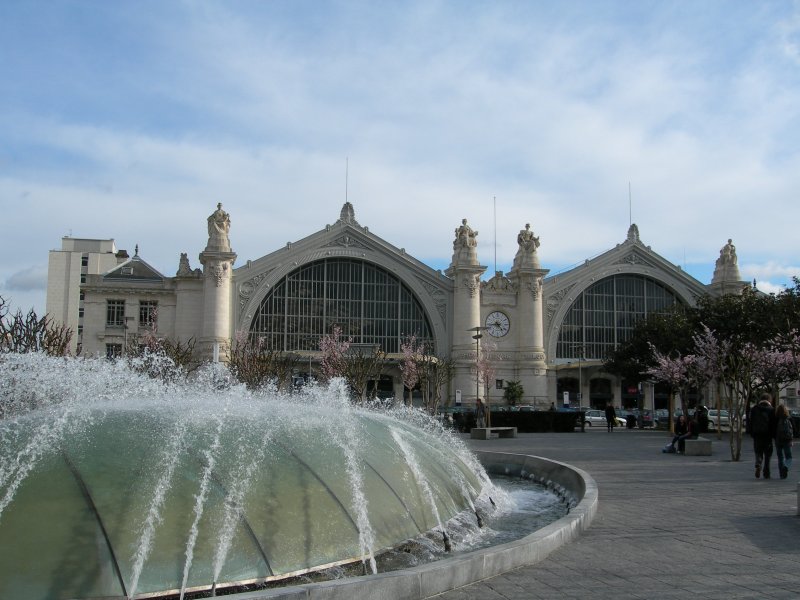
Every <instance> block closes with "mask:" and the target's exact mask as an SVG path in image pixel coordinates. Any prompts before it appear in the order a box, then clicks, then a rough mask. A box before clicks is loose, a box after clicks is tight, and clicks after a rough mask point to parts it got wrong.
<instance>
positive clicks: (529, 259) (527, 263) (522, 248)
mask: <svg viewBox="0 0 800 600" xmlns="http://www.w3.org/2000/svg"><path fill="white" fill-rule="evenodd" d="M517 244H518V246H519V248H517V254H516V256H514V264H513V266H512V267H511V269H512V271H513V270H516V269H522V268H528V269H539V268H541V264H540V263H539V255H538V254H537V252H536V250H537V248H539V246H540V245H541V243H540V242H539V238H538V237H536V236H535V235H534V234H533V231H531V224H530V223H525V229H522V230H520V232H519V234H518V235H517Z"/></svg>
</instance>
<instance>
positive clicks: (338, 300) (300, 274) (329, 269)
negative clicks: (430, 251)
mask: <svg viewBox="0 0 800 600" xmlns="http://www.w3.org/2000/svg"><path fill="white" fill-rule="evenodd" d="M334 325H336V326H338V327H340V328H341V330H342V335H343V336H344V338H345V339H347V338H350V337H352V339H353V344H354V345H363V346H370V347H372V346H379V347H380V348H381V349H382V350H383V351H384V352H387V353H399V352H400V344H401V343H402V342H403V341H404V340H405V339H406V338H407V337H408V336H410V335H416V337H417V341H418V342H423V343H426V345H427V347H428V349H429V352H432V353H433V352H435V351H436V350H435V348H433V347H432V346H433V335H432V329H431V326H430V323H429V322H428V317H427V315H426V314H425V311H424V309H423V308H422V304H421V303H420V302H419V300H418V299H417V298H416V297H415V296H414V294H413V292H412V291H411V290H410V289H409V288H408V286H406V285H405V284H404V283H403V282H402V281H400V279H398V277H397V276H396V275H394V274H392V273H390V272H389V271H387V270H385V269H383V268H381V267H379V266H377V265H374V264H372V263H369V262H366V261H362V260H354V259H346V258H331V259H323V260H319V261H316V262H313V263H309V264H307V265H303V266H302V267H300V268H299V269H297V270H295V271H293V272H291V273H289V274H288V275H286V276H285V277H284V278H283V279H281V280H280V281H278V282H277V283H276V284H275V286H274V287H273V288H272V291H271V292H270V293H269V294H268V295H267V296H266V297H265V298H264V300H263V301H262V302H261V306H260V307H259V309H258V312H257V313H256V315H255V316H254V317H253V321H252V324H251V326H250V333H251V335H252V336H254V337H258V338H263V339H264V340H265V342H266V343H267V345H268V347H269V348H271V349H274V350H284V351H293V350H312V351H315V350H319V340H320V338H321V337H322V336H323V335H325V334H328V333H330V332H331V330H332V328H333V326H334Z"/></svg>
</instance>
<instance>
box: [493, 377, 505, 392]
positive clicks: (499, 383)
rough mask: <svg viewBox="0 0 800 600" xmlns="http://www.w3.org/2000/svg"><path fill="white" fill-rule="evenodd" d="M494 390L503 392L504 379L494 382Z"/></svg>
mask: <svg viewBox="0 0 800 600" xmlns="http://www.w3.org/2000/svg"><path fill="white" fill-rule="evenodd" d="M494 388H495V389H496V390H502V389H503V380H502V379H495V380H494Z"/></svg>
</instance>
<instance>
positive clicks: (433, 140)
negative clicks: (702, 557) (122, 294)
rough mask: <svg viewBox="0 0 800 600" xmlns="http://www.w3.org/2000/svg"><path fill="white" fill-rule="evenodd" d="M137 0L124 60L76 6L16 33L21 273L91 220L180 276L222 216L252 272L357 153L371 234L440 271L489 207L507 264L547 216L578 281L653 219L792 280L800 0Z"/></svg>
mask: <svg viewBox="0 0 800 600" xmlns="http://www.w3.org/2000/svg"><path fill="white" fill-rule="evenodd" d="M121 6H122V7H121V8H118V9H114V8H113V7H112V8H108V9H106V10H104V11H100V12H96V13H93V16H92V18H94V19H98V20H99V21H100V22H98V23H95V24H92V27H91V28H89V27H88V26H86V25H85V24H84V25H83V27H87V28H89V29H94V30H109V31H114V30H115V29H114V27H118V26H119V25H120V23H122V22H125V24H126V26H127V28H126V29H124V31H122V30H120V35H121V36H122V37H118V36H114V37H112V38H109V39H105V42H104V45H102V46H96V45H93V44H96V41H95V37H94V36H83V35H79V33H80V31H77V32H76V31H75V30H72V29H65V30H62V29H61V27H62V25H61V23H62V20H60V19H58V15H52V16H51V17H50V19H49V20H48V24H49V25H48V27H49V29H48V32H49V34H51V37H52V39H53V40H54V41H53V42H52V43H51V44H49V45H48V44H42V43H41V42H42V40H41V39H34V40H32V41H30V42H25V40H23V39H19V40H18V42H19V51H18V53H17V54H15V55H14V56H17V57H21V58H19V60H25V61H33V62H32V63H31V64H28V63H27V62H26V66H27V67H29V68H27V69H26V70H21V71H24V72H35V73H37V77H36V78H31V79H29V80H27V82H26V83H27V85H28V86H29V87H27V88H26V87H22V86H20V87H18V88H14V90H12V92H13V93H8V94H4V95H2V97H1V99H0V136H2V137H3V139H4V140H7V141H8V144H7V148H6V149H4V150H3V151H2V155H0V165H1V166H2V169H3V170H2V172H0V173H1V174H0V201H2V202H3V203H4V205H8V206H14V210H13V211H6V213H5V218H6V221H7V222H6V232H7V235H6V236H5V237H4V238H3V239H0V244H1V245H2V247H0V272H12V271H19V270H20V269H21V267H22V266H24V265H29V264H38V263H40V262H41V260H42V257H43V256H44V255H45V253H46V251H47V249H48V248H52V247H55V246H56V245H57V244H58V240H59V239H60V237H61V236H63V235H66V234H68V233H70V232H71V233H72V234H73V235H75V236H81V237H97V238H109V237H113V238H115V239H116V240H117V243H118V247H120V248H126V249H128V250H129V251H132V249H133V246H134V245H135V244H136V243H138V244H140V249H141V254H142V256H143V257H144V258H145V260H147V261H148V262H150V263H151V264H153V266H154V267H156V268H158V269H160V270H162V271H163V272H164V273H165V274H167V275H170V274H172V273H173V272H174V270H175V269H176V268H177V260H178V255H179V253H180V252H184V251H185V252H189V253H190V258H191V259H192V260H193V261H194V262H195V263H196V258H195V257H196V255H197V253H199V251H200V250H201V249H202V247H203V246H204V244H205V238H204V236H205V218H206V216H207V215H208V214H210V212H211V211H213V209H214V207H215V205H216V203H217V202H222V203H223V204H224V205H225V209H226V210H227V211H228V212H230V213H231V217H232V219H233V228H232V231H231V236H232V243H233V246H234V249H235V250H236V251H237V253H238V254H239V264H242V263H243V262H244V261H245V260H247V259H255V258H258V257H260V256H262V255H264V254H266V253H268V252H271V251H273V250H276V249H278V248H280V247H282V246H283V245H284V244H285V243H286V242H287V241H296V240H298V239H301V238H302V237H305V236H306V235H309V234H310V233H313V232H314V231H317V230H319V229H322V228H324V226H325V225H326V224H328V223H332V222H333V221H335V220H336V219H337V218H338V215H339V209H340V207H341V205H342V203H343V202H344V200H345V161H346V160H347V158H348V157H349V179H348V182H347V198H348V199H349V200H350V201H351V202H353V204H354V205H355V210H356V218H357V219H358V220H359V222H360V223H361V224H362V225H366V226H368V227H369V228H370V230H371V231H372V232H374V233H375V234H376V235H379V236H381V237H383V238H385V239H386V240H388V241H389V242H391V243H393V244H395V245H397V246H400V247H404V248H406V250H407V251H408V253H409V254H411V255H412V256H415V257H418V258H420V259H421V260H424V261H426V262H429V263H431V264H437V265H439V264H442V263H444V264H446V263H447V262H449V258H450V253H451V249H452V246H451V243H452V236H453V229H454V228H455V227H456V226H457V225H458V224H459V223H460V222H461V219H462V218H465V217H466V218H467V219H468V220H469V222H470V225H471V226H472V227H473V228H475V229H477V230H479V231H480V236H479V257H480V260H481V262H482V263H483V264H487V265H489V269H488V270H489V272H490V273H491V271H493V266H492V265H493V261H494V254H495V248H496V251H497V260H498V263H499V265H498V266H499V268H504V265H505V268H506V269H507V268H508V265H510V263H511V260H512V259H513V255H514V253H515V251H516V243H515V240H516V235H517V232H518V231H519V230H520V229H521V228H523V227H524V225H525V223H531V226H532V229H533V230H534V231H535V233H536V235H537V236H540V239H541V241H542V246H541V248H540V254H541V259H542V263H543V266H544V267H545V268H552V269H553V270H557V269H560V268H563V267H565V266H567V265H574V264H578V263H580V262H582V261H583V260H584V259H586V258H589V257H591V256H594V255H596V254H598V253H600V252H603V251H604V250H607V249H609V248H612V247H613V246H614V245H616V244H617V243H620V242H622V241H624V239H625V235H626V232H627V228H628V225H629V221H630V219H632V220H633V222H635V223H637V225H638V226H639V229H640V233H641V238H642V241H643V242H644V243H645V244H647V245H650V246H652V248H653V249H654V250H655V251H656V252H658V253H659V254H661V255H663V256H664V257H665V258H667V260H670V261H672V262H674V263H676V264H687V265H698V266H699V267H698V272H700V271H703V272H705V271H708V270H709V269H711V270H713V264H714V260H715V259H716V258H717V257H718V256H719V248H720V247H721V246H722V245H723V244H724V243H725V241H726V240H727V239H728V238H733V240H734V242H735V243H736V244H737V248H738V253H739V257H740V263H747V264H748V265H750V264H752V265H763V266H762V267H759V268H758V269H756V268H755V267H754V272H753V273H748V274H747V278H752V277H756V278H757V279H758V280H759V281H760V280H762V279H764V280H767V281H776V282H777V281H780V280H782V279H785V278H786V277H787V276H790V275H791V269H790V268H789V267H786V269H787V271H786V272H784V273H781V272H780V269H778V268H774V269H772V270H770V269H768V268H767V266H768V265H769V264H770V262H773V263H774V264H775V265H780V264H784V265H790V264H792V262H793V261H794V255H793V253H794V250H793V248H792V247H791V245H790V244H787V242H786V240H790V239H793V237H794V235H795V232H794V228H795V226H796V225H795V224H796V223H797V221H798V218H797V217H798V205H800V202H798V198H797V190H798V189H800V152H798V147H797V145H796V141H795V140H796V139H800V112H799V111H800V91H799V89H800V88H798V86H797V85H795V84H793V83H792V82H793V81H795V80H796V77H795V75H796V66H795V65H794V63H792V62H791V61H787V60H786V56H787V53H789V50H790V49H791V48H792V44H793V43H794V42H795V41H796V39H797V38H796V35H797V33H796V32H797V27H796V24H797V22H798V21H797V18H798V11H797V4H795V5H794V9H791V8H789V9H784V8H781V9H773V10H756V9H752V10H751V9H749V8H748V7H747V5H745V4H742V5H734V6H725V7H724V9H719V10H715V9H714V6H715V5H712V6H710V7H709V6H707V5H705V6H701V5H698V6H694V5H690V4H679V5H666V4H664V5H660V4H655V5H649V8H648V9H646V10H630V7H627V6H626V7H624V8H621V9H619V11H618V10H617V9H616V8H615V6H614V5H613V3H612V5H606V4H603V7H604V8H603V9H600V10H597V11H594V12H593V11H591V10H589V9H587V8H586V7H581V8H580V9H577V8H576V9H573V8H571V7H570V6H569V5H567V6H566V7H559V9H558V10H555V9H553V10H551V9H549V8H548V7H546V6H542V5H541V3H531V4H492V3H489V4H487V3H478V4H470V6H471V8H470V9H469V10H462V9H461V8H453V5H451V4H448V3H428V2H421V3H414V2H410V3H405V4H403V6H402V7H401V8H394V7H393V6H392V5H391V4H389V5H387V4H385V3H384V4H376V5H364V4H360V3H357V4H352V5H351V4H349V3H343V4H333V5H321V6H322V8H320V7H318V6H316V5H315V9H314V10H312V11H306V10H304V9H303V8H302V7H303V6H304V5H303V3H299V5H298V4H292V5H291V6H289V5H283V4H280V3H265V4H254V5H251V6H250V10H245V9H244V8H242V7H237V9H236V10H233V9H231V8H230V5H227V4H223V3H220V4H213V3H203V4H202V5H197V4H192V3H189V4H173V5H168V6H167V8H162V9H160V10H161V11H164V12H159V10H153V11H152V12H148V11H145V13H142V11H135V10H131V9H128V8H126V7H124V5H121ZM298 6H299V8H298ZM151 8H153V7H151ZM140 13H141V14H140ZM299 13H307V14H302V15H300V14H299ZM787 13H789V14H787ZM31 18H33V16H31ZM103 21H106V22H105V23H103ZM63 22H64V23H73V22H74V21H73V20H63ZM176 22H180V23H181V26H180V27H175V26H174V24H175V23H176ZM103 24H105V25H112V26H113V27H110V28H108V29H107V28H104V27H102V25H103ZM734 26H735V27H734ZM0 27H1V26H0ZM63 27H67V26H66V25H63ZM2 31H3V30H2V29H0V32H2ZM34 31H39V30H38V29H34ZM731 31H735V32H736V35H731V34H730V33H729V32H731ZM9 33H13V32H11V31H9ZM60 36H62V37H60ZM62 39H67V40H69V42H70V43H69V44H60V43H58V41H60V40H62ZM26 43H28V44H36V46H35V49H36V52H35V53H34V52H26ZM62 46H65V47H67V48H68V49H69V52H68V54H69V58H70V62H69V64H65V63H63V62H62V61H61V58H60V57H61V54H58V55H56V54H55V53H54V51H53V50H52V49H50V50H48V48H59V47H62ZM100 55H102V56H103V57H104V58H102V59H97V60H94V59H92V57H94V56H100ZM788 55H790V54H788ZM37 57H38V58H39V61H38V62H36V59H37ZM781 57H782V58H781ZM83 58H85V59H87V60H88V61H89V64H90V66H91V68H86V67H84V68H80V65H81V64H82V61H81V59H83ZM14 64H17V63H13V64H12V65H11V67H13V66H14ZM790 65H791V66H790ZM3 69H4V67H3V66H1V65H0V76H1V75H2V74H3V72H4V71H3ZM71 69H75V71H74V76H72V75H73V71H72V70H71ZM59 70H61V71H64V72H65V73H66V74H68V75H70V77H68V76H66V75H65V74H61V75H60V76H59V77H58V79H57V81H58V82H59V86H60V87H59V88H58V90H57V92H58V93H57V94H54V93H53V92H54V90H52V89H50V88H48V87H47V86H48V85H51V84H48V83H47V82H48V81H51V80H52V78H50V77H48V73H51V74H52V73H54V72H55V71H59ZM5 79H6V80H7V81H18V80H17V79H16V78H14V77H11V76H8V77H6V78H5ZM56 97H57V98H58V102H54V101H53V100H52V98H56ZM42 98H46V99H49V101H48V102H49V103H47V104H44V105H43V104H42V103H41V102H43V101H42ZM30 107H34V108H30ZM629 182H630V183H631V189H632V198H631V202H630V204H629V198H628V183H629ZM493 197H496V198H497V203H496V206H497V211H496V221H495V211H494V203H493V201H492V198H493ZM42 215H44V217H42ZM776 215H780V218H776ZM31 224H35V226H31ZM495 231H496V235H495ZM702 265H706V268H705V270H703V268H702ZM194 266H197V265H196V264H194ZM759 269H760V270H759ZM743 276H744V268H743ZM701 280H702V281H704V282H706V283H707V282H708V278H703V279H701Z"/></svg>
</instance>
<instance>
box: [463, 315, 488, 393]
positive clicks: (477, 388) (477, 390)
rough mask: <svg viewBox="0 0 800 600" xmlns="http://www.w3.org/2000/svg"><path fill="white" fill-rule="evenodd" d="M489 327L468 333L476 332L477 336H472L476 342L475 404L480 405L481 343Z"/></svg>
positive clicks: (474, 329) (474, 328)
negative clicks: (483, 332) (484, 332)
mask: <svg viewBox="0 0 800 600" xmlns="http://www.w3.org/2000/svg"><path fill="white" fill-rule="evenodd" d="M486 329H487V327H481V326H478V327H472V328H471V329H467V331H474V332H475V335H473V336H472V339H473V340H475V404H477V403H478V398H480V395H481V374H480V364H479V363H480V341H481V338H482V337H483V334H482V333H481V331H485V330H486Z"/></svg>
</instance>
